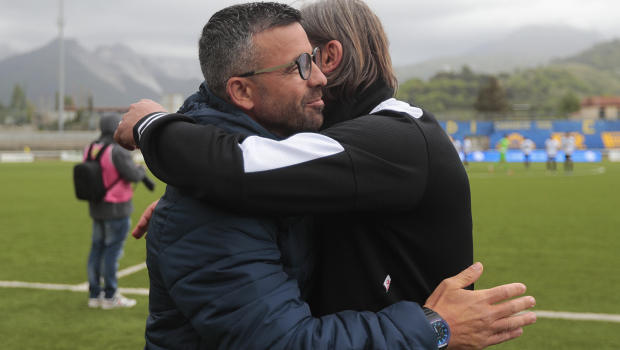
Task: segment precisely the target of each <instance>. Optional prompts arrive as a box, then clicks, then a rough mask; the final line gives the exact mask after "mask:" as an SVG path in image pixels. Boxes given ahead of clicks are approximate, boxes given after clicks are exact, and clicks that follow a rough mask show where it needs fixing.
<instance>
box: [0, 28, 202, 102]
mask: <svg viewBox="0 0 620 350" xmlns="http://www.w3.org/2000/svg"><path fill="white" fill-rule="evenodd" d="M58 44H59V43H58V40H55V41H52V42H51V43H49V44H48V45H46V46H44V47H42V48H40V49H37V50H34V51H32V52H29V53H26V54H21V55H17V56H12V57H8V58H6V59H4V60H2V61H0V102H2V103H4V104H8V102H9V100H10V97H11V94H12V92H13V88H14V85H15V84H16V83H17V84H20V85H21V86H22V87H23V88H25V90H26V93H27V96H28V98H29V99H30V100H31V101H33V102H34V103H35V104H38V105H39V107H41V105H47V108H48V109H54V104H55V96H56V92H57V91H58V56H59V51H58V50H59V48H58V46H59V45H58ZM186 64H190V62H187V63H186ZM193 64H194V65H195V66H193V67H185V70H184V71H183V74H179V76H174V73H173V72H172V71H173V70H174V69H170V67H171V65H170V64H168V65H165V64H162V62H161V60H157V59H151V58H149V57H146V56H142V55H139V54H137V53H135V52H134V51H133V50H131V49H130V48H128V47H126V46H123V45H114V46H111V47H100V48H98V49H96V50H95V51H94V52H89V51H87V50H86V49H84V48H83V47H82V46H81V45H80V44H79V43H78V41H77V40H65V94H66V95H70V96H73V97H74V99H75V100H77V101H75V102H76V104H77V105H78V106H79V105H80V104H81V105H84V103H81V102H83V101H86V99H87V96H88V95H89V94H92V96H93V103H94V105H95V106H96V107H106V106H129V105H130V104H131V103H133V102H136V101H138V100H140V99H143V98H149V99H153V100H155V101H158V100H159V99H160V97H161V95H162V94H164V93H180V94H182V95H183V96H189V95H191V94H192V93H194V92H195V91H196V90H197V88H198V86H199V85H200V83H201V82H202V80H201V79H200V78H197V77H196V78H191V77H188V76H191V74H188V73H187V72H188V71H195V72H198V73H199V72H200V68H199V66H198V60H197V59H196V60H195V61H193ZM195 76H199V74H195ZM80 100H81V101H80Z"/></svg>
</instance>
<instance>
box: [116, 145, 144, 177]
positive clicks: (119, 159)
mask: <svg viewBox="0 0 620 350" xmlns="http://www.w3.org/2000/svg"><path fill="white" fill-rule="evenodd" d="M110 147H112V152H111V153H112V163H113V164H114V167H116V170H118V172H119V174H121V176H122V177H124V178H125V179H126V180H128V181H131V182H138V181H142V179H144V177H145V176H146V171H145V169H144V167H141V166H137V165H136V164H134V162H133V160H132V159H131V154H130V153H129V151H127V150H126V149H124V148H122V147H120V146H118V145H117V144H113V145H110Z"/></svg>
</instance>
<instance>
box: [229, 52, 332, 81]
mask: <svg viewBox="0 0 620 350" xmlns="http://www.w3.org/2000/svg"><path fill="white" fill-rule="evenodd" d="M312 62H314V64H316V65H317V67H319V70H321V67H322V64H323V60H322V59H321V49H319V48H318V47H315V48H314V50H312V55H310V54H309V53H307V52H304V53H302V54H301V56H299V58H298V59H296V60H295V61H293V62H291V63H285V64H281V65H279V66H275V67H271V68H265V69H261V70H257V71H254V72H247V73H243V74H241V75H238V76H237V77H239V78H243V77H249V76H251V75H256V74H261V73H269V72H273V71H275V70H278V69H280V68H284V67H290V66H292V65H295V64H296V65H297V69H298V70H299V75H300V76H301V78H302V79H303V80H308V79H310V74H311V73H312Z"/></svg>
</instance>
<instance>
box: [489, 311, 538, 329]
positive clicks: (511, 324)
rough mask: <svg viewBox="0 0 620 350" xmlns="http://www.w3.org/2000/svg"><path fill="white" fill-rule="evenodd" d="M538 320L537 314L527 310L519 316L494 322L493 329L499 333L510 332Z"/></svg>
mask: <svg viewBox="0 0 620 350" xmlns="http://www.w3.org/2000/svg"><path fill="white" fill-rule="evenodd" d="M534 322H536V314H535V313H533V312H527V313H524V314H521V315H517V316H509V317H504V318H501V319H499V320H497V321H495V323H494V324H493V330H494V331H495V332H497V333H502V332H509V331H512V330H514V329H517V328H521V327H525V326H528V325H531V324H532V323H534Z"/></svg>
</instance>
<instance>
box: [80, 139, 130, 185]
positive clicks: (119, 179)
mask: <svg viewBox="0 0 620 350" xmlns="http://www.w3.org/2000/svg"><path fill="white" fill-rule="evenodd" d="M94 144H95V143H92V144H91V145H90V148H89V149H88V159H87V160H92V158H91V150H92V149H93V145H94ZM111 144H112V142H106V143H105V144H104V145H103V147H101V149H100V150H99V153H97V157H95V161H96V162H97V163H99V165H101V156H102V155H103V152H104V151H105V150H106V148H108V146H110V145H111ZM122 178H123V177H122V176H121V174H120V173H119V174H118V178H117V179H116V180H114V182H112V183H111V184H110V186H108V187H106V188H105V190H106V192H107V191H108V190H109V189H110V188H112V187H114V185H116V184H117V183H118V182H119V181H121V179H122Z"/></svg>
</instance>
